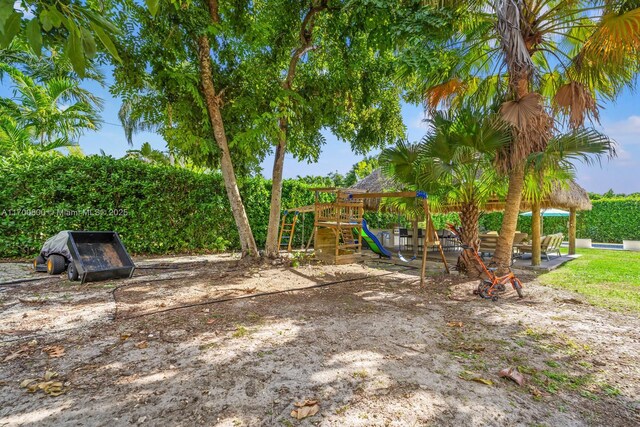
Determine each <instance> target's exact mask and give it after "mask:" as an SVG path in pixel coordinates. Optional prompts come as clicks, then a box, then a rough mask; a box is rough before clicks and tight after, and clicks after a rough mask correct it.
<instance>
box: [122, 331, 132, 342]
mask: <svg viewBox="0 0 640 427" xmlns="http://www.w3.org/2000/svg"><path fill="white" fill-rule="evenodd" d="M130 336H131V334H129V333H126V332H125V333H124V334H120V340H122V341H126V340H127V339H129V337H130Z"/></svg>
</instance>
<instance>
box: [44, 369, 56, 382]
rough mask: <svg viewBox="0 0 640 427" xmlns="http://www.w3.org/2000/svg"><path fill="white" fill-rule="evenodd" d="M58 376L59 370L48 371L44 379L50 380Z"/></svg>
mask: <svg viewBox="0 0 640 427" xmlns="http://www.w3.org/2000/svg"><path fill="white" fill-rule="evenodd" d="M57 376H58V373H57V372H53V371H47V372H45V373H44V380H45V381H49V380H50V379H51V378H55V377H57Z"/></svg>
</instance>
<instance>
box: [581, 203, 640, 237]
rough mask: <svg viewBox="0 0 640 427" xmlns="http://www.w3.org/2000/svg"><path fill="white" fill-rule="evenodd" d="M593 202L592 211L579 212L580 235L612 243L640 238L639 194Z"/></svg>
mask: <svg viewBox="0 0 640 427" xmlns="http://www.w3.org/2000/svg"><path fill="white" fill-rule="evenodd" d="M592 203H593V209H592V210H591V211H586V212H578V220H577V228H578V229H577V235H578V237H583V238H588V239H592V240H593V241H594V242H611V243H622V240H640V197H639V196H637V195H634V196H628V197H612V198H602V199H598V200H593V202H592Z"/></svg>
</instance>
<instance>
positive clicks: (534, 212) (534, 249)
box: [531, 201, 542, 266]
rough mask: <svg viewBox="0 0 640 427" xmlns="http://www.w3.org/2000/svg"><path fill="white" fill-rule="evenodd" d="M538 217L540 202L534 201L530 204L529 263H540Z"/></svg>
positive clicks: (540, 228)
mask: <svg viewBox="0 0 640 427" xmlns="http://www.w3.org/2000/svg"><path fill="white" fill-rule="evenodd" d="M541 225H542V223H541V219H540V202H539V201H534V202H533V203H532V204H531V265H534V266H536V265H540V262H541V254H540V251H541V248H540V239H541V233H542V227H541Z"/></svg>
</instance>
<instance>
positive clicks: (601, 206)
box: [480, 195, 640, 243]
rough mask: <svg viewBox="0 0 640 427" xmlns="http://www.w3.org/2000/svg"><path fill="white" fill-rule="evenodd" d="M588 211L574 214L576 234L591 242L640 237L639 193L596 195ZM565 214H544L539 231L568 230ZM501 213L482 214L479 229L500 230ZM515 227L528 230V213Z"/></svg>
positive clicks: (545, 232) (547, 232)
mask: <svg viewBox="0 0 640 427" xmlns="http://www.w3.org/2000/svg"><path fill="white" fill-rule="evenodd" d="M592 203H593V209H592V210H591V211H579V212H578V215H577V230H576V234H577V237H578V238H586V239H592V240H593V241H594V242H603V243H622V240H640V197H639V196H637V195H634V196H627V197H612V198H600V199H596V200H593V201H592ZM568 222H569V218H568V217H550V218H544V221H543V233H544V234H553V233H563V234H564V235H565V236H567V234H568ZM501 224H502V213H498V212H494V213H490V214H485V215H483V216H482V217H481V218H480V228H481V230H500V226H501ZM518 230H520V231H522V232H524V233H529V234H531V217H523V216H521V217H520V218H519V219H518Z"/></svg>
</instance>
